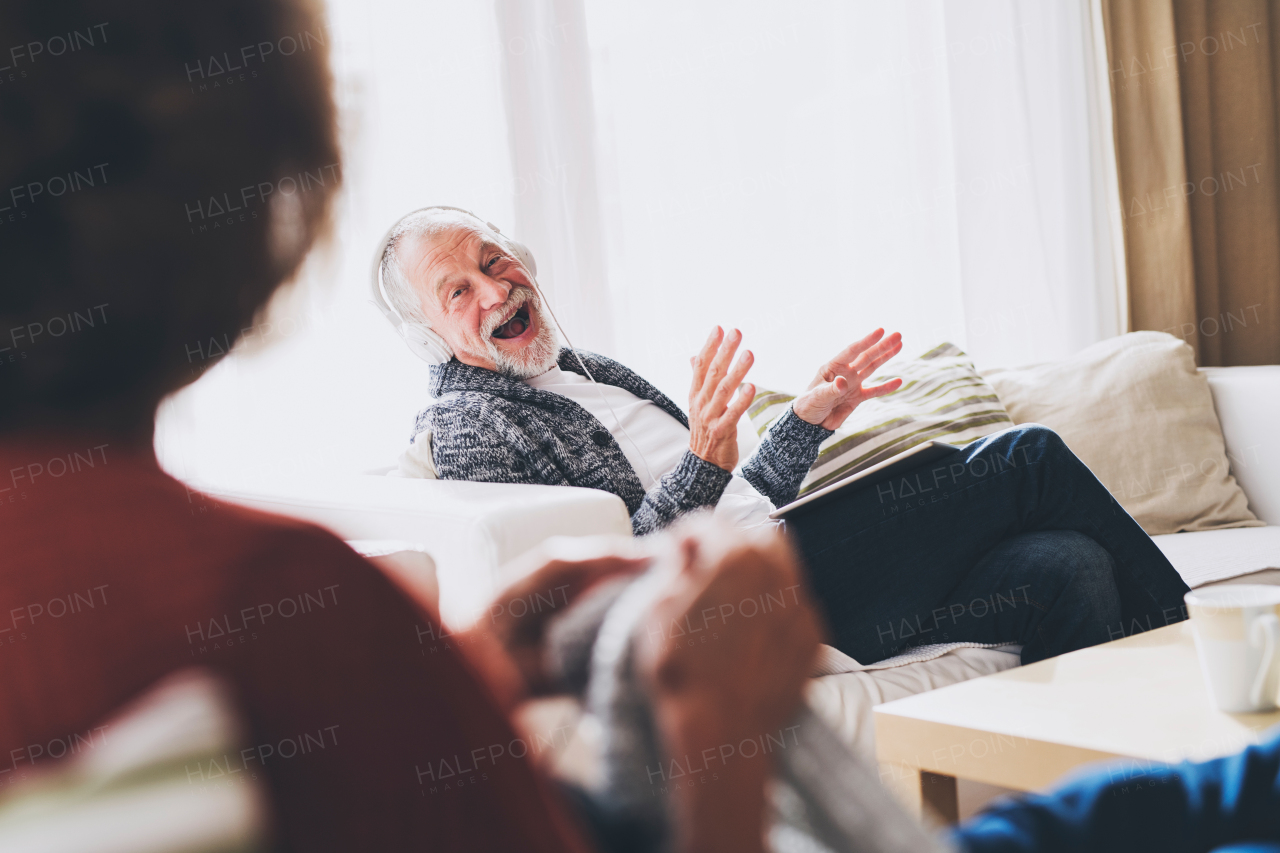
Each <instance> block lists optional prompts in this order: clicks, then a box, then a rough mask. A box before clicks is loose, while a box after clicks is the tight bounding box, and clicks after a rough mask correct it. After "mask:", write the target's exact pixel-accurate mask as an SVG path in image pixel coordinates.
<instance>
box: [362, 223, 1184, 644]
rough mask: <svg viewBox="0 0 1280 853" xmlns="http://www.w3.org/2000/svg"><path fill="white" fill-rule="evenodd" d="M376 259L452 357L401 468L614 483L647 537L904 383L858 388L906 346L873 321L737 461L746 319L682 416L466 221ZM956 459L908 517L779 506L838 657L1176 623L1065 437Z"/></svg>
mask: <svg viewBox="0 0 1280 853" xmlns="http://www.w3.org/2000/svg"><path fill="white" fill-rule="evenodd" d="M380 263H381V267H380V269H381V275H382V280H383V285H384V288H385V290H386V295H387V299H388V301H389V302H390V303H391V304H392V305H393V306H394V308H395V309H396V311H397V312H398V313H399V315H400V317H401V318H402V319H403V320H404V321H405V324H406V325H407V326H409V327H410V328H418V329H430V330H431V332H432V333H433V334H434V335H438V336H439V338H440V339H442V340H443V342H444V343H446V344H447V345H448V347H449V349H451V350H452V358H450V359H449V360H448V361H447V362H445V363H443V364H439V365H437V366H436V367H434V368H433V373H432V387H431V395H432V397H433V398H434V400H433V401H432V403H431V404H430V405H429V406H428V407H427V408H426V409H424V410H423V411H422V412H421V413H420V414H419V415H418V418H417V422H416V424H415V427H414V431H413V439H412V440H411V444H410V447H409V449H408V451H406V453H405V454H404V456H403V457H402V461H401V467H402V470H403V471H404V472H405V473H406V474H409V475H416V476H439V477H441V478H444V479H463V480H479V481H485V482H498V483H541V484H550V485H572V486H584V487H587V488H595V489H603V490H605V491H608V492H612V493H613V494H615V495H617V496H618V497H620V498H621V499H622V500H623V502H624V503H625V504H626V506H627V509H628V511H629V512H630V513H631V520H632V527H633V529H634V531H635V532H636V533H637V534H645V533H649V532H652V531H655V530H659V529H661V528H663V527H665V526H666V525H668V524H670V523H671V522H672V521H674V520H675V519H677V518H679V517H680V516H682V515H685V514H687V513H690V512H692V511H695V510H699V509H712V510H714V512H715V513H716V514H717V515H718V516H722V517H724V518H726V519H727V520H729V521H730V522H732V523H734V524H737V525H739V526H752V525H756V524H761V523H766V522H767V521H768V515H769V513H770V512H772V511H773V509H774V508H775V507H779V506H783V505H785V504H787V503H789V502H791V501H793V500H794V499H795V497H796V494H797V491H798V489H799V486H800V482H801V480H802V479H803V478H804V476H805V473H806V472H807V471H808V469H809V467H810V465H812V463H813V461H814V459H815V457H816V455H817V452H818V446H819V444H820V443H821V442H822V441H823V439H825V438H826V437H827V436H829V435H830V434H831V431H832V430H834V429H836V428H837V427H839V426H840V425H841V424H842V423H843V422H844V420H845V419H846V418H847V417H848V416H849V414H850V413H851V412H852V411H853V410H854V408H855V407H856V406H857V405H858V404H859V403H861V402H862V401H863V400H867V399H870V398H873V397H878V396H881V395H883V394H887V393H890V392H892V391H894V390H895V389H896V388H897V387H898V385H899V384H900V381H899V380H896V379H895V380H892V381H890V382H886V383H883V384H881V385H866V384H864V383H865V381H866V380H867V379H868V377H870V376H871V375H872V374H873V373H874V372H875V370H876V369H877V368H879V367H880V366H881V365H883V364H884V363H885V362H886V361H887V360H888V359H890V358H891V357H893V356H894V355H895V354H897V353H898V351H899V350H900V349H901V346H902V345H901V338H900V336H899V335H897V334H893V335H889V336H885V335H884V333H883V331H882V330H876V331H875V332H872V333H871V334H870V335H868V336H867V337H865V338H864V339H862V340H861V341H858V342H857V343H854V344H851V345H849V346H848V347H846V348H844V349H843V350H841V351H840V352H839V353H838V354H837V355H836V356H835V358H833V359H832V360H831V361H830V362H828V363H827V364H826V365H824V366H823V367H822V368H821V369H820V370H819V371H818V374H817V376H816V377H815V378H814V380H813V381H812V382H811V383H810V385H809V387H808V389H807V390H806V391H805V393H804V394H802V395H800V396H799V397H798V398H797V399H796V400H795V402H794V403H793V404H792V406H791V409H790V411H788V412H787V413H786V414H785V415H784V416H783V417H781V418H780V419H779V420H778V421H777V422H775V423H774V425H773V426H772V427H771V428H770V430H769V432H768V433H767V434H766V435H765V436H764V437H763V439H762V440H761V442H760V445H759V447H758V448H757V449H756V451H755V453H754V454H753V455H752V456H751V458H750V459H748V460H746V461H745V462H744V463H743V464H742V466H741V468H740V472H739V473H737V474H735V473H734V469H735V466H736V465H737V464H738V461H739V460H738V446H737V428H736V424H737V421H738V418H739V417H740V416H741V415H742V414H743V412H744V411H745V410H746V408H747V406H748V405H749V403H750V401H751V399H752V396H753V394H754V388H753V387H752V386H751V385H749V384H747V385H743V384H742V383H743V380H744V379H745V377H746V374H747V371H748V370H749V369H750V367H751V363H752V355H751V353H750V351H746V352H743V353H742V354H741V355H740V356H738V358H737V359H736V360H735V359H734V356H735V354H736V353H737V350H738V347H739V344H740V343H741V340H742V336H741V334H740V333H739V332H738V331H737V330H733V331H731V332H729V333H728V334H725V333H724V332H722V330H721V329H719V328H716V329H715V330H714V331H713V332H712V334H711V336H710V337H709V338H708V340H707V342H706V344H705V345H704V346H703V347H702V350H701V352H699V353H698V354H697V356H695V357H694V358H693V359H692V368H693V370H692V373H693V381H692V386H691V388H690V393H689V413H688V415H687V416H686V414H685V413H684V412H683V411H681V410H680V408H679V407H678V406H676V405H675V403H673V402H672V401H671V400H670V399H668V398H667V397H666V396H665V395H663V394H662V393H661V392H660V391H658V390H657V389H656V388H654V387H653V386H652V385H650V384H649V383H648V382H646V381H645V380H644V379H643V378H641V377H640V376H638V375H636V374H635V373H634V372H632V371H631V370H628V369H627V368H626V367H624V366H623V365H621V364H619V363H617V362H616V361H613V360H611V359H608V358H605V357H604V356H600V355H596V354H593V353H588V352H584V351H578V352H577V353H575V352H574V351H573V350H571V349H568V348H562V347H561V346H560V343H559V339H558V336H557V334H556V330H555V329H554V328H553V326H552V324H551V323H550V322H549V317H548V316H547V313H546V311H545V307H546V306H545V305H544V304H543V301H542V297H541V294H540V293H539V291H538V290H537V288H536V286H535V284H534V280H533V276H532V275H531V273H530V271H529V269H528V267H527V264H526V263H525V262H523V261H522V260H521V250H520V248H519V247H518V246H517V244H513V243H512V242H511V241H509V240H508V239H506V238H505V237H504V236H503V235H501V234H499V233H497V231H496V230H495V229H494V228H492V226H490V225H488V224H487V223H485V222H484V221H482V220H479V219H477V218H475V217H474V216H473V215H470V214H468V213H465V212H462V211H457V210H447V209H427V210H424V211H418V212H415V213H414V214H410V215H409V216H407V217H405V218H404V219H403V220H401V222H400V223H398V224H397V226H396V227H395V228H394V229H393V231H392V233H391V235H390V237H389V239H388V241H387V244H386V249H385V251H384V252H383V255H382V257H381V260H380ZM593 380H594V381H593ZM956 462H961V463H963V464H962V465H961V466H957V465H956V464H954V463H956ZM978 463H981V464H978ZM958 468H962V473H959V474H956V473H954V472H955V471H956V470H957V469H958ZM943 470H944V471H945V474H944V476H942V477H933V476H932V472H923V473H922V475H921V476H922V477H924V479H925V481H927V482H930V483H932V484H933V492H934V493H933V495H931V498H932V500H930V501H929V502H925V503H923V505H917V506H913V507H910V508H907V509H906V510H905V511H903V512H898V513H894V514H889V515H886V514H885V513H883V512H882V508H881V507H880V505H879V501H880V497H879V496H878V493H877V492H876V490H874V489H856V488H850V489H846V490H844V491H843V492H842V493H840V494H839V495H838V496H837V497H834V498H832V499H830V500H828V501H826V502H823V503H820V504H818V505H817V506H816V507H815V508H813V509H812V510H810V511H806V512H804V513H801V514H797V515H795V516H794V517H792V518H790V519H789V520H788V521H787V529H788V532H789V533H791V534H792V535H793V536H794V537H795V539H796V541H797V543H798V545H799V547H800V549H801V552H802V554H803V556H804V558H805V563H806V566H807V569H808V577H809V581H810V585H811V587H812V589H813V592H814V595H815V598H816V599H817V600H818V602H819V603H820V605H821V607H822V609H823V611H824V615H825V616H826V619H827V624H828V627H829V630H830V632H831V635H832V636H831V642H832V643H833V645H835V646H836V647H838V648H839V649H840V650H841V651H843V652H845V653H846V654H849V655H851V656H853V657H854V658H856V659H857V660H859V661H862V662H864V663H870V662H872V661H877V660H881V659H884V658H886V657H890V656H892V655H895V654H899V653H901V652H902V651H904V650H905V649H908V648H910V647H913V646H917V645H922V644H932V643H943V642H977V643H993V644H999V643H1018V644H1021V645H1022V647H1023V649H1022V660H1023V662H1024V663H1028V662H1031V661H1035V660H1039V659H1041V658H1045V657H1049V656H1052V655H1057V654H1061V653H1063V652H1067V651H1071V650H1073V649H1077V648H1082V647H1085V646H1089V645H1094V644H1096V643H1099V642H1105V641H1106V640H1108V639H1113V638H1116V637H1120V636H1123V635H1125V634H1128V633H1133V632H1136V631H1142V630H1148V629H1150V628H1154V627H1159V626H1161V625H1165V624H1169V623H1170V622H1173V621H1179V620H1181V619H1182V618H1184V616H1183V612H1182V595H1183V594H1184V593H1185V592H1186V591H1187V587H1186V585H1185V584H1184V583H1183V582H1182V580H1181V578H1180V577H1179V576H1178V574H1177V573H1176V572H1175V571H1174V569H1173V567H1172V566H1171V565H1170V564H1169V562H1168V561H1167V560H1166V559H1165V558H1164V556H1163V554H1161V552H1160V550H1159V549H1158V548H1157V547H1156V546H1155V544H1154V543H1152V541H1151V539H1150V538H1149V537H1148V536H1147V535H1146V534H1145V533H1144V532H1143V531H1142V529H1141V528H1140V527H1139V526H1138V525H1137V524H1136V523H1135V522H1134V520H1133V519H1132V518H1131V517H1130V516H1129V515H1128V514H1127V513H1125V511H1124V510H1123V509H1122V508H1121V507H1120V506H1119V504H1117V503H1116V502H1115V500H1114V499H1113V498H1112V497H1111V495H1110V493H1109V492H1108V491H1107V490H1106V488H1105V487H1103V486H1102V484H1101V483H1099V482H1098V480H1097V478H1095V477H1094V476H1093V475H1092V474H1091V473H1090V472H1089V470H1088V469H1087V468H1086V467H1085V466H1084V465H1083V463H1081V462H1080V461H1079V460H1078V459H1077V458H1076V457H1075V456H1074V455H1073V454H1072V453H1071V451H1070V450H1068V449H1067V447H1066V446H1065V445H1064V444H1063V443H1062V441H1061V439H1059V438H1058V437H1057V435H1056V434H1054V433H1053V432H1052V431H1050V430H1048V429H1046V428H1043V427H1038V426H1030V427H1022V428H1017V429H1011V430H1006V431H1005V432H1002V433H999V434H997V435H994V436H989V437H987V438H984V439H981V440H979V441H976V442H974V443H972V444H970V445H968V446H966V447H963V448H959V449H957V450H956V451H955V456H954V457H953V458H947V459H946V460H945V462H944V463H943Z"/></svg>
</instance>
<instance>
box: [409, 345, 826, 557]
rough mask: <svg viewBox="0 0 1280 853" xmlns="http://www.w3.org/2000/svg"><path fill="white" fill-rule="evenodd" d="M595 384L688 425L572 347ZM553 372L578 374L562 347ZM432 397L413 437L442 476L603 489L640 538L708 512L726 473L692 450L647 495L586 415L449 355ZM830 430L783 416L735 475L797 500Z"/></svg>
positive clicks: (780, 502)
mask: <svg viewBox="0 0 1280 853" xmlns="http://www.w3.org/2000/svg"><path fill="white" fill-rule="evenodd" d="M578 354H579V355H581V356H582V360H583V361H584V362H586V365H587V368H588V369H589V370H590V371H591V375H592V376H594V377H595V379H596V381H598V382H603V383H605V384H608V385H613V386H616V387H618V388H623V389H625V390H627V391H630V392H631V393H632V394H635V395H636V396H637V397H640V398H642V399H645V400H650V401H652V402H653V403H655V404H656V405H658V406H659V407H660V408H661V409H662V410H663V411H665V412H666V413H667V414H669V415H671V417H673V418H675V419H676V420H678V421H679V422H680V423H681V424H683V425H684V426H686V427H688V426H689V419H688V418H687V417H685V414H684V412H682V411H681V410H680V408H679V407H678V406H676V404H675V403H673V402H671V400H670V399H669V398H668V397H667V396H666V395H665V394H663V393H662V392H661V391H659V390H658V389H657V388H655V387H653V386H652V385H650V384H649V383H648V382H646V381H645V380H644V379H642V378H641V377H640V376H638V375H637V374H636V373H635V372H634V371H632V370H630V369H628V368H626V367H624V366H623V365H621V364H619V363H618V362H616V361H614V360H612V359H610V358H606V357H604V356H602V355H596V354H594V353H590V352H586V351H585V350H578ZM559 363H560V369H561V370H569V371H573V372H574V373H577V374H579V375H584V374H583V370H582V367H581V366H580V365H579V364H578V360H577V359H576V358H574V357H573V352H572V351H570V350H568V349H562V350H561V351H560V358H559ZM430 390H431V395H432V397H434V398H435V399H433V400H432V402H431V404H430V405H429V406H427V407H426V408H425V409H423V410H422V411H421V412H419V413H418V417H417V421H416V423H415V424H414V430H413V435H414V437H416V436H417V435H418V434H419V433H421V432H422V431H423V430H425V429H430V430H431V441H432V462H433V463H434V464H435V468H436V472H437V473H438V475H439V476H440V478H441V479H445V480H478V481H481V482H487V483H533V484H540V485H549V486H582V487H585V488H588V489H603V490H604V491H606V492H612V493H613V494H615V495H617V496H618V497H620V498H622V501H623V503H625V504H626V505H627V512H629V513H630V514H631V527H632V530H633V531H634V532H635V534H636V535H637V536H640V535H643V534H646V533H651V532H653V531H656V530H661V529H662V528H664V527H666V526H667V525H668V524H670V523H671V522H673V521H675V520H676V519H677V518H679V517H680V516H682V515H684V514H685V513H688V512H691V511H693V510H696V509H700V508H703V507H712V506H715V504H716V502H717V501H719V500H720V495H721V493H723V492H724V488H725V486H726V485H728V483H729V480H730V479H731V477H732V475H731V474H730V472H728V471H725V470H724V469H723V468H720V467H718V466H716V465H713V464H711V463H710V462H707V461H705V460H703V459H700V458H699V457H697V456H695V455H694V454H693V453H692V452H690V451H687V450H686V451H685V454H684V456H683V457H682V458H681V460H680V463H679V464H678V465H677V466H676V467H675V469H674V470H672V471H671V472H669V473H667V474H666V475H665V476H663V477H662V479H661V480H659V481H658V482H657V483H656V484H654V486H653V487H652V488H650V489H649V491H648V492H647V493H646V492H645V490H644V488H643V487H642V486H641V485H640V478H639V477H638V476H637V475H636V472H635V470H634V469H633V468H632V467H631V463H630V462H628V461H627V457H626V456H625V455H624V454H623V452H622V448H620V447H619V446H618V442H617V441H616V440H614V437H613V436H612V435H611V434H610V433H609V430H608V429H606V428H605V426H604V424H602V423H600V421H599V420H597V419H596V418H595V416H593V415H592V414H591V413H590V412H588V411H587V410H586V409H584V408H582V407H581V406H579V405H578V404H577V403H575V402H573V401H572V400H570V399H569V398H567V397H563V396H561V395H559V394H555V393H552V392H549V391H543V390H540V389H538V388H534V387H532V386H530V385H526V384H525V383H524V382H521V381H519V380H517V379H511V378H509V377H506V376H503V375H502V374H500V373H496V372H494V371H492V370H486V369H484V368H481V367H472V366H470V365H467V364H463V363H462V362H460V361H458V360H457V359H456V358H455V359H453V360H451V361H449V362H448V363H447V364H443V365H438V366H435V367H433V368H432V369H431V389H430ZM829 435H831V432H830V431H829V430H826V429H823V428H822V427H820V426H814V425H813V424H809V423H806V422H805V421H802V420H801V419H800V418H798V417H796V415H795V413H793V412H791V411H788V412H787V413H786V414H785V415H784V416H782V417H781V418H779V419H778V420H777V422H775V423H774V425H773V426H772V427H771V428H770V429H769V432H768V433H766V434H765V436H764V438H763V440H762V441H761V442H760V445H759V446H758V447H757V448H756V452H755V453H754V454H753V455H752V457H751V458H750V459H749V460H747V462H746V463H745V464H744V465H743V466H742V470H741V474H742V476H743V477H744V478H745V479H746V480H747V481H748V482H750V483H751V485H752V486H754V487H755V488H756V489H757V490H758V491H759V492H760V493H761V494H763V495H764V496H765V497H767V498H768V499H769V500H770V501H772V502H773V505H774V506H784V505H785V504H788V503H790V502H791V501H793V500H795V497H796V493H797V492H798V491H799V489H800V482H801V481H802V480H803V479H804V476H805V474H806V473H807V472H808V470H809V466H810V465H812V464H813V460H814V459H815V458H816V457H817V455H818V445H819V444H821V443H822V441H823V439H825V438H826V437H827V436H829Z"/></svg>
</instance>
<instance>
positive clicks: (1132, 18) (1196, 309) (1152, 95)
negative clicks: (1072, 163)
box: [1101, 0, 1280, 365]
mask: <svg viewBox="0 0 1280 853" xmlns="http://www.w3.org/2000/svg"><path fill="white" fill-rule="evenodd" d="M1101 13H1102V18H1103V23H1104V25H1105V29H1106V35H1107V55H1108V56H1107V58H1108V66H1109V73H1110V77H1111V94H1112V104H1113V110H1114V127H1115V141H1116V159H1117V171H1118V177H1119V185H1120V196H1121V206H1122V209H1121V220H1122V222H1123V223H1124V239H1125V252H1126V256H1127V262H1126V266H1127V273H1128V288H1129V322H1130V329H1132V330H1137V329H1154V330H1157V331H1166V332H1169V333H1170V334H1173V335H1177V336H1179V337H1182V338H1184V339H1186V340H1187V341H1188V342H1189V343H1190V344H1191V345H1192V346H1193V347H1195V348H1196V351H1197V354H1198V357H1199V361H1200V364H1202V365H1235V364H1276V363H1280V198H1278V196H1277V181H1278V180H1280V174H1278V172H1280V170H1278V168H1277V167H1278V164H1280V144H1278V142H1280V140H1278V139H1277V127H1276V121H1277V106H1278V104H1280V100H1278V99H1280V6H1273V5H1272V4H1271V3H1269V2H1266V0H1101Z"/></svg>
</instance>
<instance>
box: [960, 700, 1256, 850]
mask: <svg viewBox="0 0 1280 853" xmlns="http://www.w3.org/2000/svg"><path fill="white" fill-rule="evenodd" d="M1153 712H1156V713H1158V711H1154V709H1153ZM951 837H952V840H953V841H954V843H955V844H956V846H957V847H959V848H960V849H961V850H964V851H968V853H1022V851H1028V852H1029V851H1036V853H1073V851H1080V853H1085V851H1088V853H1134V851H1146V850H1158V851H1161V853H1208V851H1221V853H1227V851H1231V853H1246V851H1276V850H1280V844H1278V843H1277V842H1280V736H1277V734H1276V730H1275V729H1272V730H1271V732H1270V733H1269V734H1268V736H1267V737H1266V738H1265V739H1264V740H1263V742H1262V743H1261V744H1259V745H1256V746H1251V747H1249V748H1248V749H1246V750H1245V751H1244V752H1242V753H1239V754H1237V755H1232V756H1230V757H1228V758H1220V759H1217V760H1215V761H1207V762H1204V763H1200V764H1191V763H1183V764H1178V765H1175V766H1168V765H1162V764H1148V763H1142V762H1120V763H1116V764H1110V765H1105V766H1104V767H1102V768H1100V769H1096V770H1093V771H1088V772H1086V773H1084V774H1083V775H1081V776H1079V777H1077V778H1076V779H1075V780H1074V781H1070V782H1068V783H1066V784H1065V785H1063V786H1062V787H1060V788H1058V789H1057V790H1056V791H1054V792H1053V793H1050V794H1027V795H1024V796H1021V797H1018V798H1016V799H1012V800H1005V801H1002V802H1000V803H997V804H996V805H995V806H993V807H992V808H990V809H989V810H987V811H986V812H983V813H982V814H980V815H977V816H975V817H974V818H972V819H971V820H969V821H966V822H965V823H964V824H962V825H960V826H959V827H957V828H956V829H954V830H953V831H952V832H951Z"/></svg>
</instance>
